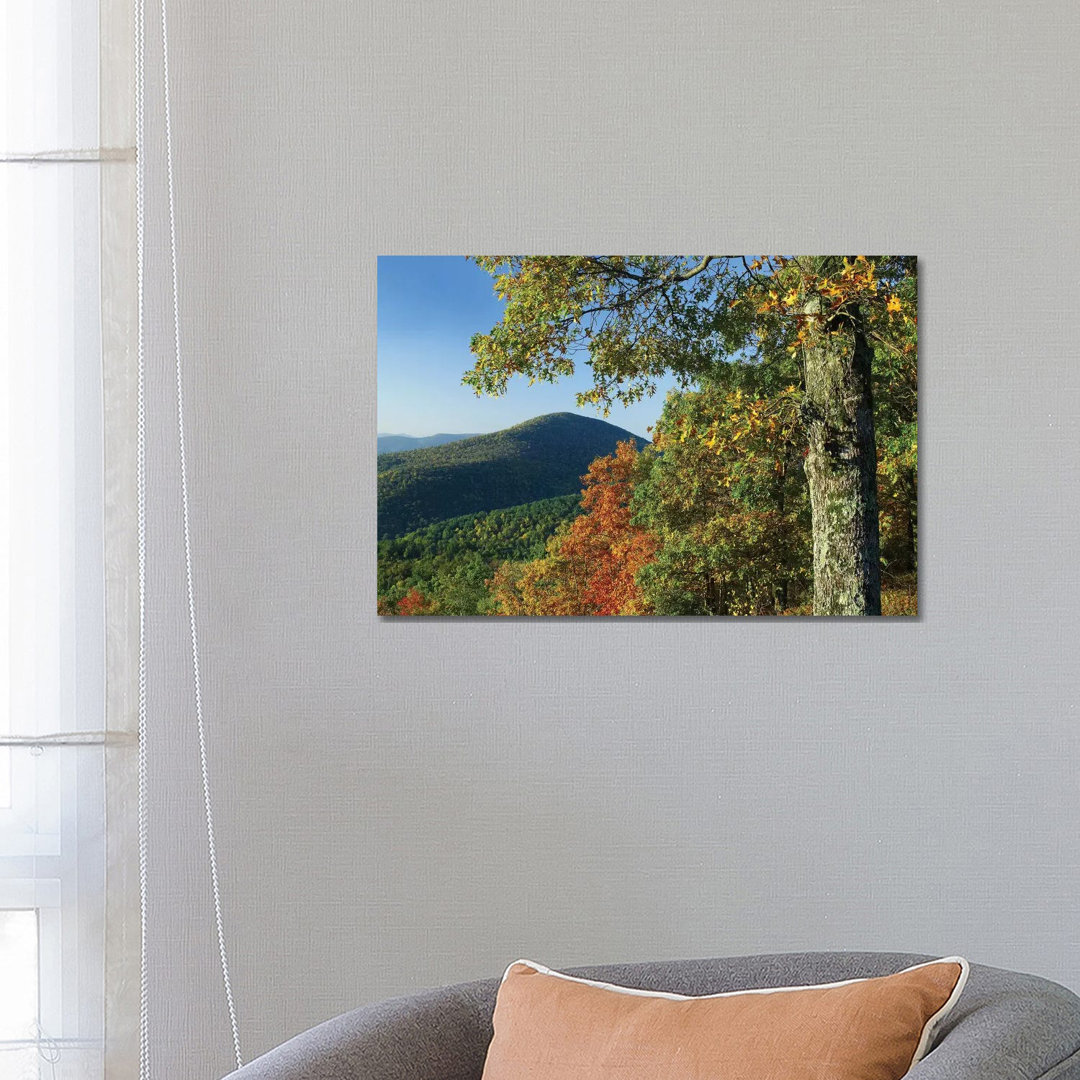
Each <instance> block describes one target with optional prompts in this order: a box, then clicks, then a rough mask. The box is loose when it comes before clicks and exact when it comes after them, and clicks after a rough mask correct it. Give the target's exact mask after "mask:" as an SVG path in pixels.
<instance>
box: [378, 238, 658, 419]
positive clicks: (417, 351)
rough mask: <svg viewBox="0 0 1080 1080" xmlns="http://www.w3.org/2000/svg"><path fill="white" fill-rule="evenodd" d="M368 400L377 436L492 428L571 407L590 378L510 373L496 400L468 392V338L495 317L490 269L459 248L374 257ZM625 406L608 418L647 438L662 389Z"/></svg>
mask: <svg viewBox="0 0 1080 1080" xmlns="http://www.w3.org/2000/svg"><path fill="white" fill-rule="evenodd" d="M378 278H379V299H378V304H379V309H378V320H379V321H378V380H379V389H378V403H379V422H378V429H379V432H380V434H394V435H434V434H436V433H437V432H441V431H446V432H463V431H469V432H484V431H498V430H499V429H500V428H505V427H510V426H511V425H512V424H517V423H520V422H521V421H522V420H529V419H531V418H532V417H534V416H540V415H542V414H543V413H551V412H576V413H580V414H581V415H583V416H600V415H601V414H600V413H599V412H597V411H596V410H595V409H592V408H588V409H579V408H578V407H577V404H576V403H575V401H574V395H575V394H576V393H577V392H578V391H580V390H585V389H587V388H588V387H589V386H591V385H592V383H591V379H590V378H589V369H588V367H587V365H582V370H581V371H579V372H578V373H576V374H575V375H574V377H573V378H571V379H561V380H560V381H559V382H557V383H555V384H553V385H551V384H537V385H536V386H529V384H528V381H527V380H525V379H514V380H512V381H511V383H510V387H509V389H508V390H507V392H506V393H505V394H504V395H503V396H502V397H498V398H489V397H477V396H476V395H475V394H474V392H473V390H472V389H471V388H470V387H468V386H463V385H462V383H461V376H462V375H463V374H464V373H465V371H466V370H467V369H469V368H471V367H472V355H471V353H470V352H469V339H470V338H471V337H472V335H473V334H474V333H476V332H477V331H480V332H483V333H486V332H487V331H489V330H490V329H491V328H492V327H493V326H494V325H495V324H496V323H497V322H498V321H499V320H500V319H501V318H502V306H503V305H502V301H500V300H499V299H498V298H497V297H496V296H495V293H494V292H493V291H492V287H491V286H492V279H491V276H490V275H489V274H487V273H485V272H484V271H483V270H481V269H480V268H479V267H478V266H477V265H476V264H475V263H472V262H469V261H467V260H466V259H465V258H464V256H461V255H380V256H379V267H378ZM670 385H673V383H671V382H667V383H664V384H663V385H661V386H660V388H659V390H658V391H657V393H656V396H654V397H651V398H646V399H645V400H644V401H642V402H639V403H638V404H636V405H633V406H631V407H630V408H625V409H624V408H621V407H620V406H614V407H613V408H612V409H611V412H610V414H609V415H608V417H607V419H608V421H609V422H610V423H612V424H617V425H618V426H619V427H623V428H626V429H627V430H629V431H633V432H635V433H636V434H638V435H642V436H644V437H648V436H647V433H646V428H648V427H649V426H650V425H651V424H653V423H654V422H655V421H656V418H657V417H658V416H659V415H660V409H661V406H662V405H663V402H664V393H665V391H666V390H667V388H668V387H669V386H670Z"/></svg>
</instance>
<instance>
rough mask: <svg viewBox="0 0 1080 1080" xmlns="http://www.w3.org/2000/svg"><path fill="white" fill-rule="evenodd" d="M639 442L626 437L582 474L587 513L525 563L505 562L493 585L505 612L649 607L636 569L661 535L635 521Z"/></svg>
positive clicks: (610, 611)
mask: <svg viewBox="0 0 1080 1080" xmlns="http://www.w3.org/2000/svg"><path fill="white" fill-rule="evenodd" d="M637 457H638V452H637V448H636V447H635V446H634V444H633V443H632V442H630V441H626V442H621V443H619V445H618V447H617V449H616V451H615V453H614V454H612V455H610V456H608V457H602V458H597V459H596V460H595V461H594V462H593V463H592V464H591V465H590V466H589V470H588V472H587V473H586V474H585V476H584V477H583V478H582V479H583V481H584V487H583V489H582V497H581V505H582V510H583V513H581V514H580V515H579V516H578V517H576V518H575V519H574V521H573V522H572V523H571V524H570V526H569V527H568V528H565V529H562V530H560V531H559V532H558V533H556V534H555V536H554V537H552V539H551V540H550V541H549V543H548V548H547V554H546V555H545V556H544V557H543V558H541V559H536V560H534V561H533V562H531V563H526V564H524V565H521V564H517V565H511V564H504V565H503V566H502V567H500V568H499V570H498V571H497V572H496V575H495V578H494V579H493V580H492V582H491V583H490V584H491V588H492V592H493V595H494V596H495V598H496V601H497V604H498V610H499V613H500V614H503V615H643V614H646V613H647V610H648V609H647V606H646V605H645V603H644V601H643V598H642V595H641V590H640V589H639V588H638V586H637V584H636V582H635V580H634V579H635V575H636V574H637V572H638V570H640V569H641V567H643V566H644V565H645V564H646V563H648V562H650V561H651V560H652V559H653V557H654V555H655V553H656V548H657V539H656V537H655V536H654V535H653V534H652V533H650V532H648V531H647V530H645V529H642V528H641V527H639V526H637V525H634V524H632V522H631V520H630V518H631V511H630V498H631V495H632V492H633V487H632V482H633V475H634V468H635V465H636V464H637Z"/></svg>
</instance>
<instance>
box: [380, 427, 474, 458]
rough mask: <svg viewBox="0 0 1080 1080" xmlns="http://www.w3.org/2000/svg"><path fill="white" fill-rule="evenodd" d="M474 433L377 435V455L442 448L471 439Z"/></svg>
mask: <svg viewBox="0 0 1080 1080" xmlns="http://www.w3.org/2000/svg"><path fill="white" fill-rule="evenodd" d="M475 434H476V433H475V432H467V433H466V434H464V435H446V434H443V433H440V434H438V435H419V436H417V435H379V436H377V439H376V444H377V446H378V450H377V451H376V452H377V453H379V454H393V453H396V452H398V451H401V450H422V449H423V448H424V447H425V446H442V445H443V443H448V442H457V441H458V440H459V439H471V438H473V437H474V435H475Z"/></svg>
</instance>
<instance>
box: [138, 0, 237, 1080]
mask: <svg viewBox="0 0 1080 1080" xmlns="http://www.w3.org/2000/svg"><path fill="white" fill-rule="evenodd" d="M135 36H136V42H135V135H136V167H135V203H136V213H135V219H136V228H135V238H136V239H135V246H136V263H137V278H138V420H137V449H136V457H137V472H138V480H137V486H138V537H139V539H138V544H139V557H138V574H139V750H138V771H139V780H138V821H139V910H140V916H141V960H140V976H139V985H140V1003H139V1078H140V1080H150V1074H151V1070H150V1040H149V1010H148V999H149V994H148V982H149V980H148V970H147V956H146V927H147V912H148V889H147V872H146V867H147V834H148V829H147V823H148V810H147V797H146V787H147V783H146V781H147V766H146V727H147V724H146V718H147V707H146V666H147V664H146V608H145V594H146V405H145V369H146V360H145V320H144V303H143V297H144V259H145V216H146V191H145V131H144V120H145V100H146V74H145V41H146V10H145V0H135ZM161 46H162V73H163V81H164V114H165V115H164V120H165V163H166V175H167V178H168V196H169V198H168V203H169V257H170V270H171V277H172V300H173V352H174V358H175V366H176V420H177V435H178V451H179V459H180V460H179V464H180V494H181V510H182V517H183V532H184V570H185V576H186V579H187V600H188V622H189V625H190V630H191V658H192V676H193V683H194V697H195V718H196V726H197V729H198V742H199V767H200V771H201V774H202V790H203V807H204V810H205V814H206V841H207V852H208V856H209V862H210V883H211V888H212V892H213V900H214V923H215V927H216V930H217V942H218V953H219V955H220V958H221V976H222V982H223V983H224V987H225V1001H226V1005H227V1007H228V1012H229V1026H230V1029H231V1033H232V1042H233V1051H234V1054H235V1057H236V1066H237V1068H240V1067H241V1066H242V1065H243V1063H244V1062H243V1057H242V1055H241V1052H240V1034H239V1028H238V1026H237V1022H236V1007H235V1004H234V1001H233V992H232V983H231V980H230V978H229V961H228V952H227V950H226V947H225V927H224V919H223V917H222V910H221V889H220V886H219V883H218V866H217V850H216V845H215V842H214V812H213V803H212V800H211V797H210V770H209V767H208V765H207V755H206V725H205V721H204V716H203V707H202V679H201V675H200V670H199V635H198V621H197V619H196V614H195V589H194V584H193V582H194V574H193V572H192V557H191V529H190V524H189V513H188V483H187V449H186V443H185V438H184V386H183V384H184V379H183V362H182V353H181V349H180V287H179V275H178V272H177V257H176V248H177V245H176V199H175V186H174V182H173V152H172V109H171V104H170V96H169V30H168V12H167V3H166V0H161Z"/></svg>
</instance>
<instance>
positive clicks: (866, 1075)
mask: <svg viewBox="0 0 1080 1080" xmlns="http://www.w3.org/2000/svg"><path fill="white" fill-rule="evenodd" d="M967 975H968V965H967V961H966V960H963V959H961V958H960V957H949V958H948V959H945V960H934V961H932V962H930V963H928V964H919V965H918V966H917V967H913V968H908V969H907V970H905V971H901V972H898V973H897V974H895V975H886V976H884V977H882V978H875V979H854V980H851V981H849V982H841V983H828V984H825V985H822V986H800V987H776V988H775V989H769V990H743V991H736V992H734V993H727V994H713V995H711V996H709V997H683V996H681V995H678V994H661V993H653V992H651V991H644V990H631V989H627V988H624V987H618V986H610V985H608V984H607V983H599V982H592V981H589V980H586V979H577V978H573V977H571V976H569V975H562V974H560V973H559V972H557V971H550V970H549V969H548V968H544V967H541V966H540V965H538V964H533V963H531V962H530V961H527V960H519V961H517V963H514V964H511V965H510V967H509V968H507V971H506V974H505V975H504V976H503V981H502V985H501V986H500V987H499V994H498V998H497V999H496V1002H495V1038H494V1039H493V1040H492V1042H491V1046H490V1048H489V1050H488V1056H487V1062H486V1064H485V1066H484V1076H483V1080H899V1078H900V1077H902V1076H903V1075H904V1074H905V1073H906V1072H907V1071H908V1070H909V1069H910V1068H911V1066H912V1065H914V1064H915V1062H916V1061H920V1060H921V1059H922V1058H923V1057H924V1056H925V1055H926V1053H927V1052H928V1051H929V1049H930V1041H931V1039H932V1037H933V1033H934V1029H935V1027H936V1026H937V1025H938V1024H939V1023H940V1022H941V1021H942V1020H943V1019H944V1018H945V1016H946V1015H947V1014H948V1012H949V1011H950V1010H951V1009H952V1007H953V1005H955V1004H956V1000H957V998H958V997H959V996H960V992H961V990H963V988H964V983H965V982H966V981H967Z"/></svg>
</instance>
